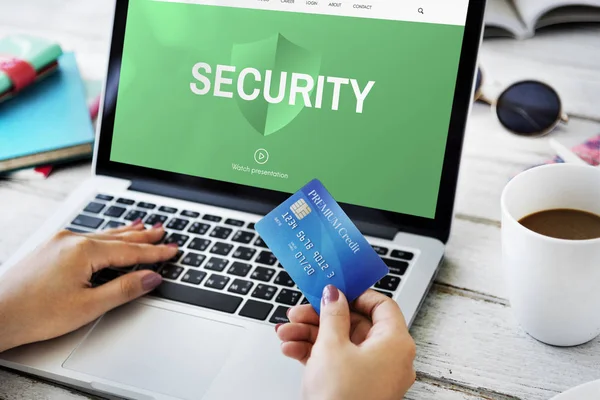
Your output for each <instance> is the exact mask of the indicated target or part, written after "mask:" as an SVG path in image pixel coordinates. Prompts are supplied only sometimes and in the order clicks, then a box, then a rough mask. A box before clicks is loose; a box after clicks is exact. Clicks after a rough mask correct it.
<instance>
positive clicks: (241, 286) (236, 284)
mask: <svg viewBox="0 0 600 400" xmlns="http://www.w3.org/2000/svg"><path fill="white" fill-rule="evenodd" d="M252 286H254V283H252V282H250V281H245V280H243V279H236V280H234V281H233V283H232V284H231V286H229V290H228V291H229V292H231V293H237V294H248V293H250V289H252Z"/></svg>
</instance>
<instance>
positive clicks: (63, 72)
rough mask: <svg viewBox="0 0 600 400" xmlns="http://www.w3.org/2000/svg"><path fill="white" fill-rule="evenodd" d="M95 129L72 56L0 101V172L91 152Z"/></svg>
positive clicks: (61, 59)
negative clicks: (43, 75)
mask: <svg viewBox="0 0 600 400" xmlns="http://www.w3.org/2000/svg"><path fill="white" fill-rule="evenodd" d="M93 141H94V131H93V128H92V121H91V119H90V114H89V111H88V106H87V101H86V95H85V87H84V83H83V80H82V79H81V76H80V74H79V70H78V68H77V63H76V61H75V56H74V55H73V54H72V53H66V54H64V55H62V56H61V57H60V58H59V69H58V71H57V73H55V74H53V75H52V76H49V77H48V78H46V79H45V80H43V81H40V82H39V83H38V84H36V85H35V86H32V87H31V88H29V90H26V91H23V92H22V93H21V94H20V95H19V96H17V97H15V98H13V99H11V100H9V101H7V102H5V103H1V104H0V173H4V172H8V171H12V170H17V169H21V168H27V167H33V166H37V165H42V164H55V163H58V162H61V161H68V160H73V159H77V158H83V157H89V156H90V155H91V154H92V150H93Z"/></svg>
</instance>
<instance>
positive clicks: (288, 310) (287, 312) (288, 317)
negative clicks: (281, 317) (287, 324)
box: [285, 308, 292, 319]
mask: <svg viewBox="0 0 600 400" xmlns="http://www.w3.org/2000/svg"><path fill="white" fill-rule="evenodd" d="M291 310H292V309H291V308H288V309H287V311H286V312H285V316H286V317H287V319H290V311H291Z"/></svg>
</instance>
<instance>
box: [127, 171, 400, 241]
mask: <svg viewBox="0 0 600 400" xmlns="http://www.w3.org/2000/svg"><path fill="white" fill-rule="evenodd" d="M129 190H133V191H136V192H142V193H149V194H154V195H157V196H163V197H170V198H174V199H179V200H185V201H191V202H194V203H199V204H207V205H211V206H216V207H223V208H229V209H232V210H237V211H243V212H248V213H252V214H258V215H266V214H268V213H269V212H271V210H272V209H273V208H274V207H275V206H276V204H274V203H273V202H269V201H268V199H265V200H266V201H260V202H259V201H253V200H249V199H244V198H240V197H236V196H226V195H221V194H216V193H214V192H210V191H208V190H203V189H191V188H189V187H185V186H182V185H173V184H168V183H164V182H157V181H150V180H144V179H139V180H134V181H132V183H131V186H130V187H129ZM353 222H354V223H355V224H356V227H357V228H358V229H359V230H360V231H361V233H362V234H363V235H366V236H372V237H377V238H381V239H386V240H393V239H394V237H395V236H396V234H397V233H398V229H396V228H393V227H389V226H382V225H379V224H373V223H370V222H365V221H360V220H357V219H353Z"/></svg>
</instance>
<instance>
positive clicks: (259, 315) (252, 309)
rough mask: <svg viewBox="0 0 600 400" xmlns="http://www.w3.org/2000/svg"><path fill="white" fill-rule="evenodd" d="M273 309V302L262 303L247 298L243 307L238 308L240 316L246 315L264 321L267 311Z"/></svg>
mask: <svg viewBox="0 0 600 400" xmlns="http://www.w3.org/2000/svg"><path fill="white" fill-rule="evenodd" d="M272 309H273V304H269V303H262V302H260V301H255V300H248V301H247V302H246V304H244V307H242V309H241V310H240V315H241V316H242V317H248V318H252V319H257V320H259V321H264V320H265V319H267V317H268V316H269V313H270V312H271V310H272Z"/></svg>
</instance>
